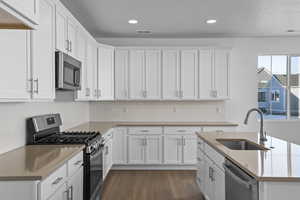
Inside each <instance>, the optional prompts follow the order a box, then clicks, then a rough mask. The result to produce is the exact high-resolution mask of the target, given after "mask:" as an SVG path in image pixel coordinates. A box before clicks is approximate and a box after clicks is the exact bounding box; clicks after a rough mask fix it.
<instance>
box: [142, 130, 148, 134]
mask: <svg viewBox="0 0 300 200" xmlns="http://www.w3.org/2000/svg"><path fill="white" fill-rule="evenodd" d="M141 132H143V133H148V132H149V130H141Z"/></svg>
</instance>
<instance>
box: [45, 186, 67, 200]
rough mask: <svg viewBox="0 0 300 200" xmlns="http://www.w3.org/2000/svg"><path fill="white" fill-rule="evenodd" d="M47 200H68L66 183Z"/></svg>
mask: <svg viewBox="0 0 300 200" xmlns="http://www.w3.org/2000/svg"><path fill="white" fill-rule="evenodd" d="M47 200H68V192H67V186H66V184H63V185H62V186H61V187H60V188H59V189H58V190H56V192H55V193H54V194H53V195H52V196H51V197H50V198H49V199H47Z"/></svg>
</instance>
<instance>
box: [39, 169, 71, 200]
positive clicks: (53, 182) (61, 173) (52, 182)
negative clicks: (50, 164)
mask: <svg viewBox="0 0 300 200" xmlns="http://www.w3.org/2000/svg"><path fill="white" fill-rule="evenodd" d="M66 177H67V165H63V166H61V167H60V168H59V169H58V170H56V171H55V172H53V173H52V174H51V175H50V176H48V177H47V178H46V179H45V180H43V181H42V182H41V197H42V200H44V199H47V198H48V197H49V196H50V195H51V194H53V193H54V192H55V191H56V190H57V189H58V188H59V187H61V186H62V185H63V184H64V182H65V180H66Z"/></svg>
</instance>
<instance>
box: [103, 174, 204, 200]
mask: <svg viewBox="0 0 300 200" xmlns="http://www.w3.org/2000/svg"><path fill="white" fill-rule="evenodd" d="M195 176H196V174H195V172H193V171H111V172H110V174H109V175H108V177H107V179H106V181H105V185H104V189H103V200H203V198H202V195H201V193H200V190H199V187H198V185H197V183H196V181H195Z"/></svg>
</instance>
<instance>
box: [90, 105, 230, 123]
mask: <svg viewBox="0 0 300 200" xmlns="http://www.w3.org/2000/svg"><path fill="white" fill-rule="evenodd" d="M90 115H91V120H92V121H192V122H193V121H224V119H225V107H224V102H221V101H220V102H188V103H187V102H156V101H151V102H115V103H111V102H104V103H98V102H93V103H91V104H90Z"/></svg>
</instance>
